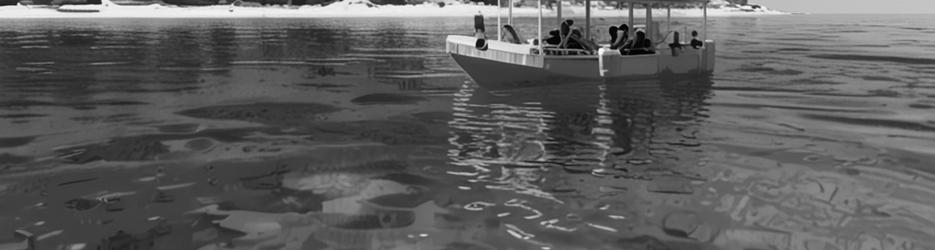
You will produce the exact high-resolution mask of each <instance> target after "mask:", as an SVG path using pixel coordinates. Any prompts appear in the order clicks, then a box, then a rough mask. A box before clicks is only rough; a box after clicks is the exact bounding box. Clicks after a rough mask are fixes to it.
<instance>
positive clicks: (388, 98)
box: [351, 93, 428, 105]
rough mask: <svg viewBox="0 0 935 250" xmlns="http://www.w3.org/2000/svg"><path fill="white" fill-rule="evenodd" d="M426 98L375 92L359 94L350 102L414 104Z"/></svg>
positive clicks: (363, 103)
mask: <svg viewBox="0 0 935 250" xmlns="http://www.w3.org/2000/svg"><path fill="white" fill-rule="evenodd" d="M427 100H428V99H426V98H424V97H420V96H411V95H401V94H391V93H377V94H369V95H364V96H360V97H357V98H354V99H351V102H353V103H356V104H360V105H385V104H414V103H418V102H422V101H427Z"/></svg>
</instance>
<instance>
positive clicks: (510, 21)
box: [507, 0, 513, 26]
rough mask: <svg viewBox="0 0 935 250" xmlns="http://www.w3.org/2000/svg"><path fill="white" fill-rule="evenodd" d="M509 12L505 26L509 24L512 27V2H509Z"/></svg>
mask: <svg viewBox="0 0 935 250" xmlns="http://www.w3.org/2000/svg"><path fill="white" fill-rule="evenodd" d="M509 12H510V16H509V19H507V24H509V25H510V26H513V0H510V11H509Z"/></svg>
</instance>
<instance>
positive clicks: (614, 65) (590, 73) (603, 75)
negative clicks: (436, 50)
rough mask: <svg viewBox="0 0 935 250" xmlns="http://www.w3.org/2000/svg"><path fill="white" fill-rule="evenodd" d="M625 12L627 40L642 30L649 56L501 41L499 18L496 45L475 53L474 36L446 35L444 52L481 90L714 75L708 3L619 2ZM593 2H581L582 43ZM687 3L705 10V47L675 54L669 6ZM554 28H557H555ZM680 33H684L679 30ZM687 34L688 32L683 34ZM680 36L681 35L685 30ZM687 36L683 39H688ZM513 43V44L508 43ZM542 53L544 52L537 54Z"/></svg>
mask: <svg viewBox="0 0 935 250" xmlns="http://www.w3.org/2000/svg"><path fill="white" fill-rule="evenodd" d="M622 1H625V2H626V3H627V5H628V8H629V15H628V18H629V22H628V26H629V27H631V28H630V30H629V31H630V34H629V37H635V36H634V35H633V32H635V28H636V27H640V26H642V27H643V29H645V30H647V32H648V33H649V34H648V36H649V38H651V40H652V42H653V44H654V48H653V49H654V53H653V54H644V55H623V54H622V53H621V51H620V50H618V49H610V47H609V46H608V45H603V46H601V48H599V49H597V50H596V51H593V50H591V51H589V50H579V49H569V48H562V47H558V46H555V45H549V44H543V43H542V42H538V43H535V44H534V43H516V42H515V40H514V39H507V40H510V41H505V40H504V35H509V34H503V32H501V31H500V30H502V29H503V28H502V27H503V26H501V25H500V24H501V17H500V15H499V13H498V16H497V26H499V27H498V32H497V40H495V41H494V40H489V41H487V47H486V48H480V49H479V48H477V47H476V46H475V45H476V44H475V42H477V40H478V39H477V38H476V37H471V36H461V35H449V36H448V37H447V39H446V51H447V52H448V53H449V54H450V55H451V57H452V58H453V59H454V60H455V62H457V64H458V65H459V66H460V67H461V68H462V69H463V70H464V71H465V72H466V73H467V74H468V75H469V76H470V77H471V78H472V79H473V80H474V81H475V82H476V83H477V84H479V85H481V86H486V87H517V86H535V85H539V84H542V83H546V82H554V81H563V80H581V79H584V80H601V79H620V78H624V79H630V78H637V79H640V78H642V79H645V78H655V77H659V76H662V75H667V74H670V75H702V76H705V75H709V74H711V72H713V71H714V55H715V42H714V41H713V40H707V33H708V32H707V21H708V16H707V4H708V0H622ZM590 2H591V1H590V0H585V5H586V8H585V10H586V11H585V29H584V33H585V35H584V39H591V38H592V36H591V34H590V33H591V32H590V31H591V27H590V26H591V25H590V24H591V20H590V19H591V16H590V7H591V3H590ZM637 4H639V5H642V6H644V7H645V9H646V17H645V25H635V24H634V15H633V11H634V7H635V5H637ZM686 4H701V5H702V8H703V9H704V19H703V23H702V24H701V25H702V30H701V31H699V32H700V33H701V40H702V41H704V42H703V45H702V46H701V47H699V48H693V47H692V46H690V45H689V44H686V43H685V42H683V41H678V42H680V44H682V45H683V47H682V48H681V49H677V50H678V51H675V53H673V51H672V49H671V48H670V47H669V43H668V42H659V41H665V39H666V37H669V35H670V34H672V32H674V31H676V30H671V7H670V6H672V5H679V6H684V5H686ZM561 5H562V4H561V3H559V4H557V5H556V6H557V7H558V11H556V12H557V17H558V20H559V22H562V20H563V19H562V16H561V13H562V12H561ZM512 6H513V3H512V0H510V8H511V10H510V15H509V19H508V24H509V25H511V26H512V24H513V16H512ZM538 6H539V19H538V22H539V24H538V28H539V30H538V36H537V38H538V39H540V40H541V39H544V38H543V36H542V31H543V24H542V19H543V17H542V0H539V1H538ZM654 6H665V7H666V9H667V12H666V13H667V17H666V22H667V24H666V29H668V30H667V31H666V33H665V34H659V33H658V31H659V30H661V27H653V26H660V25H659V23H654V22H653V17H652V9H653V7H654ZM554 27H558V24H556V25H555V26H554ZM678 31H682V30H678ZM686 31H687V30H686ZM683 32H684V31H683ZM686 33H687V32H684V33H682V34H681V36H682V37H683V38H685V37H687V35H688V34H686ZM511 41H512V42H511ZM576 50H577V51H576ZM541 52H545V53H541Z"/></svg>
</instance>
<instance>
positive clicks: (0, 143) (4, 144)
mask: <svg viewBox="0 0 935 250" xmlns="http://www.w3.org/2000/svg"><path fill="white" fill-rule="evenodd" d="M35 139H36V137H35V136H23V137H6V138H4V137H0V148H13V147H19V146H23V145H26V144H29V143H30V142H32V141H33V140H35Z"/></svg>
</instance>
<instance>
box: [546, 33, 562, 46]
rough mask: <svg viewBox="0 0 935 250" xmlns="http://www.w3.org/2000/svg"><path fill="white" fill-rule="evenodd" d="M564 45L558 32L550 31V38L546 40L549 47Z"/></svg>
mask: <svg viewBox="0 0 935 250" xmlns="http://www.w3.org/2000/svg"><path fill="white" fill-rule="evenodd" d="M561 43H562V36H561V34H559V32H558V30H552V31H549V37H548V38H546V39H545V44H547V45H559V44H561Z"/></svg>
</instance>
